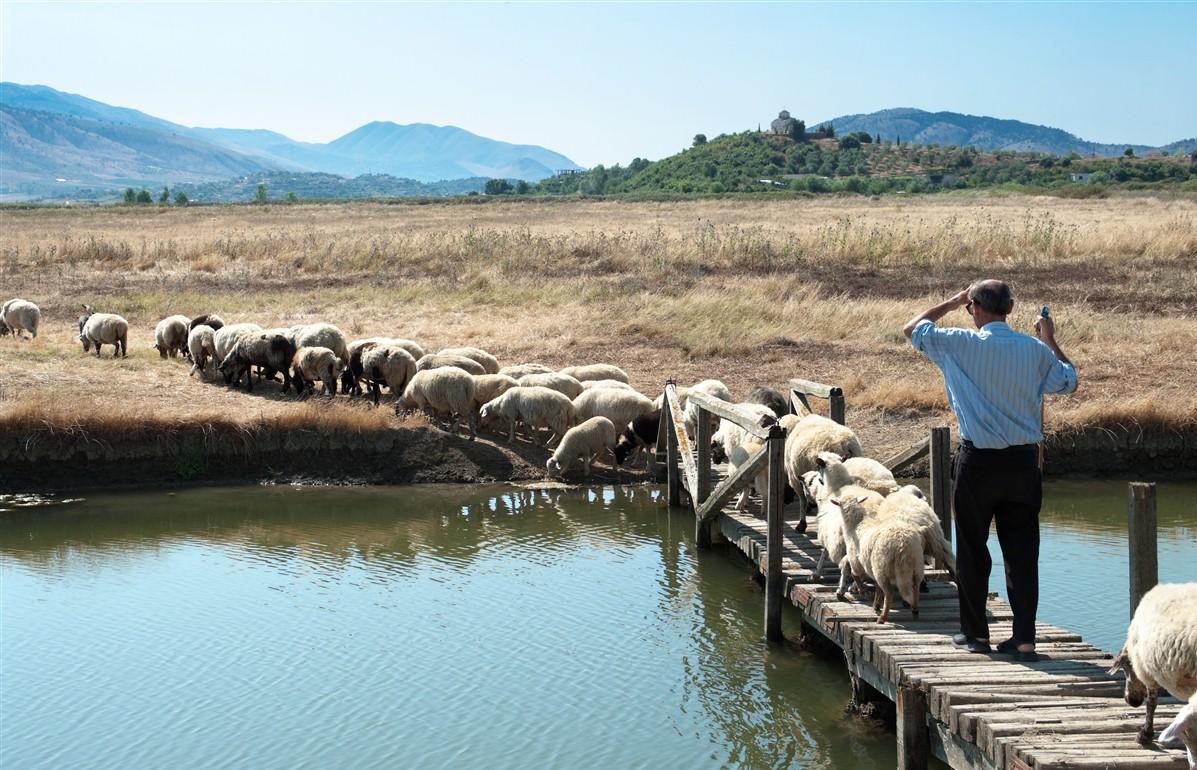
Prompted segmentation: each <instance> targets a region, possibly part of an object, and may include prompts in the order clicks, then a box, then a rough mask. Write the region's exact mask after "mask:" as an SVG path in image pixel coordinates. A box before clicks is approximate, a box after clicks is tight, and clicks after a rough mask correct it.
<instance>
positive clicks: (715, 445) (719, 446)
mask: <svg viewBox="0 0 1197 770" xmlns="http://www.w3.org/2000/svg"><path fill="white" fill-rule="evenodd" d="M711 462H713V463H725V462H727V452H725V451H724V450H723V442H722V441H719V440H717V439H711Z"/></svg>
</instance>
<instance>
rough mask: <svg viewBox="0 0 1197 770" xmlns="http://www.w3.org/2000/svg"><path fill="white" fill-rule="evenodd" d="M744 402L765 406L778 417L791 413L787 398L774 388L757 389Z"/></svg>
mask: <svg viewBox="0 0 1197 770" xmlns="http://www.w3.org/2000/svg"><path fill="white" fill-rule="evenodd" d="M744 400H745V401H746V402H748V403H750V404H764V405H765V406H767V407H769V409H770V411H772V412H773V414H775V415H777V416H778V417H781V416H782V415H785V414H788V413H789V411H790V405H789V403H787V402H786V397H785V396H783V395H782V394H781V393H780V392H779V391H776V390H774V389H773V388H765V387H760V386H758V387H755V388H753V389H752V390H751V391H750V392H749V393H748V396H747V397H746V398H745V399H744Z"/></svg>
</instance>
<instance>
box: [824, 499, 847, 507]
mask: <svg viewBox="0 0 1197 770" xmlns="http://www.w3.org/2000/svg"><path fill="white" fill-rule="evenodd" d="M827 500H828V501H829V502H831V503H833V504H835V505H838V506H839V507H841V508H843V507H844V504H843V503H841V502H840V501H839V498H836V497H829V498H827Z"/></svg>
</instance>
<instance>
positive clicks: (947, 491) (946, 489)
mask: <svg viewBox="0 0 1197 770" xmlns="http://www.w3.org/2000/svg"><path fill="white" fill-rule="evenodd" d="M931 507H932V508H934V509H935V515H936V516H938V517H939V526H940V527H941V528H942V529H943V536H944V537H946V538H947V539H948V542H949V543H950V542H952V431H951V429H950V428H946V427H942V428H932V429H931ZM938 566H939V567H941V568H942V567H943V565H942V564H940V565H938Z"/></svg>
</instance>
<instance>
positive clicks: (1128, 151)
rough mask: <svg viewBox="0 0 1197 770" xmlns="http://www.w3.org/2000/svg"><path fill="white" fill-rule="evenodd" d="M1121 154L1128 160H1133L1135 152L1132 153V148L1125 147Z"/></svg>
mask: <svg viewBox="0 0 1197 770" xmlns="http://www.w3.org/2000/svg"><path fill="white" fill-rule="evenodd" d="M1122 154H1123V155H1125V156H1126V157H1128V158H1133V157H1135V151H1134V149H1133V148H1131V147H1127V148H1126V149H1125V150H1123V151H1122Z"/></svg>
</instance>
